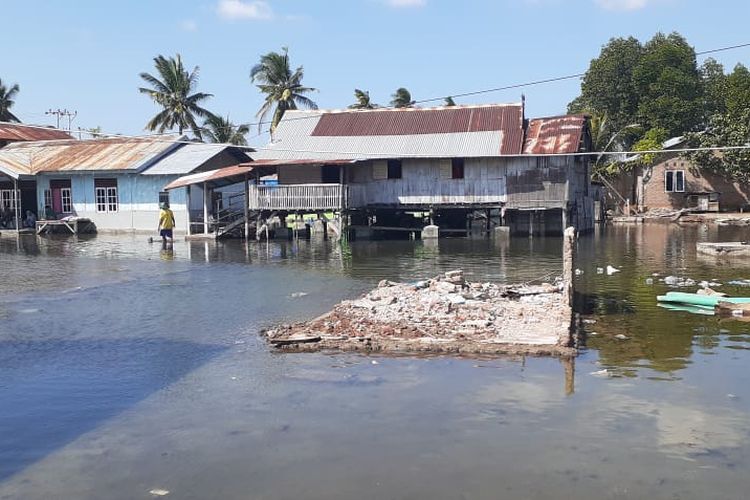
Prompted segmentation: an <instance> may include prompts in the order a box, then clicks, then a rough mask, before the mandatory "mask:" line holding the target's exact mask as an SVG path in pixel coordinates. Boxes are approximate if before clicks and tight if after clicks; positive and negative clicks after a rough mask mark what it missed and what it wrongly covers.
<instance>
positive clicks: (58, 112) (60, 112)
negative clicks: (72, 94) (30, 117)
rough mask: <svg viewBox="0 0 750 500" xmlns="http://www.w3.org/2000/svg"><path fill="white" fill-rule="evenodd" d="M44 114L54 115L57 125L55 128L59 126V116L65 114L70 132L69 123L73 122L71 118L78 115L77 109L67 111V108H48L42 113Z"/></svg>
mask: <svg viewBox="0 0 750 500" xmlns="http://www.w3.org/2000/svg"><path fill="white" fill-rule="evenodd" d="M44 114H45V115H55V118H56V119H57V126H56V128H58V129H59V128H60V117H62V116H66V117H67V118H68V132H70V128H71V125H72V123H73V120H74V119H75V117H76V116H78V111H68V110H67V109H59V108H58V109H55V110H53V109H50V110H48V111H46V112H45V113H44Z"/></svg>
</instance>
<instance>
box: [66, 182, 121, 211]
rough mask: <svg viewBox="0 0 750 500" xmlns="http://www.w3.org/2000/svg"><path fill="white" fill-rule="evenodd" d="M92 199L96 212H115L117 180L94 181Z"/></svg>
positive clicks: (116, 205)
mask: <svg viewBox="0 0 750 500" xmlns="http://www.w3.org/2000/svg"><path fill="white" fill-rule="evenodd" d="M94 197H95V198H96V211H97V212H99V213H109V212H117V208H118V200H117V179H94ZM64 205H65V203H64V202H63V206H64Z"/></svg>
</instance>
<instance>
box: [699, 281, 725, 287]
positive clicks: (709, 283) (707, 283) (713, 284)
mask: <svg viewBox="0 0 750 500" xmlns="http://www.w3.org/2000/svg"><path fill="white" fill-rule="evenodd" d="M698 286H699V287H701V288H717V287H720V286H721V283H717V282H716V281H701V282H700V283H698Z"/></svg>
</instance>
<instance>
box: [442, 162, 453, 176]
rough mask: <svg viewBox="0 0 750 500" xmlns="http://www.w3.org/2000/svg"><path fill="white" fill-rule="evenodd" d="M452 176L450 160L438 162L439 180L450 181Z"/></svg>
mask: <svg viewBox="0 0 750 500" xmlns="http://www.w3.org/2000/svg"><path fill="white" fill-rule="evenodd" d="M452 176H453V163H452V162H451V160H449V159H448V160H446V159H444V160H440V178H441V179H450V178H451V177H452Z"/></svg>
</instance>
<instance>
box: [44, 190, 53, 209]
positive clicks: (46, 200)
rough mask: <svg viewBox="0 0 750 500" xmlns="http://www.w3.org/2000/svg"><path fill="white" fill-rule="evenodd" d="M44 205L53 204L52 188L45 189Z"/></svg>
mask: <svg viewBox="0 0 750 500" xmlns="http://www.w3.org/2000/svg"><path fill="white" fill-rule="evenodd" d="M44 206H45V207H51V206H52V190H51V189H45V190H44Z"/></svg>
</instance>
